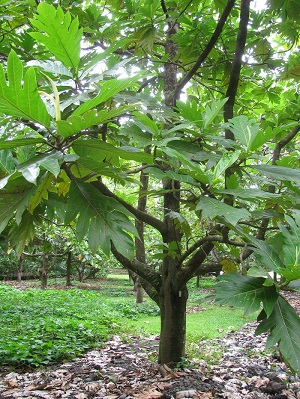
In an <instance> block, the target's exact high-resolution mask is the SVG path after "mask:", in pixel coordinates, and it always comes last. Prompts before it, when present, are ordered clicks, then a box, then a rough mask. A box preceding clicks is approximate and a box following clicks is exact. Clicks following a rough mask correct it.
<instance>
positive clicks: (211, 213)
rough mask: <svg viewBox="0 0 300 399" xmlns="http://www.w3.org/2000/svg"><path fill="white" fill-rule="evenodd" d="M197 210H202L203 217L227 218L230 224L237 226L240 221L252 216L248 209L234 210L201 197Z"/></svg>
mask: <svg viewBox="0 0 300 399" xmlns="http://www.w3.org/2000/svg"><path fill="white" fill-rule="evenodd" d="M196 209H198V210H202V215H203V217H210V218H212V219H214V218H220V217H223V218H225V219H226V220H227V221H228V222H229V223H231V224H233V225H236V224H237V223H238V221H239V220H240V219H243V220H245V219H248V218H249V217H250V216H251V214H250V212H249V211H247V209H242V208H234V207H233V206H230V205H227V204H224V202H221V201H218V200H216V199H214V198H210V197H201V199H200V201H199V202H198V204H197V207H196Z"/></svg>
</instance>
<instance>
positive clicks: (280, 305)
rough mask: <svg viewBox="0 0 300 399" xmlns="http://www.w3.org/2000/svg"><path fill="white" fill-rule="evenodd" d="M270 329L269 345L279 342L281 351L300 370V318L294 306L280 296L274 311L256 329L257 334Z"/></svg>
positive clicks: (295, 370) (295, 369) (294, 368)
mask: <svg viewBox="0 0 300 399" xmlns="http://www.w3.org/2000/svg"><path fill="white" fill-rule="evenodd" d="M266 331H270V335H269V337H268V340H267V346H268V347H272V346H273V345H275V344H278V347H279V351H280V353H281V355H282V357H283V358H284V359H285V361H286V362H287V363H288V364H289V366H290V367H291V369H292V370H293V371H294V372H295V373H299V372H300V340H299V331H300V318H299V316H298V315H297V313H296V312H295V310H294V309H293V307H292V306H291V305H290V304H289V303H288V302H287V301H286V300H285V299H284V298H283V297H282V296H279V298H278V301H277V302H276V304H275V306H274V309H273V311H272V313H271V314H270V315H269V317H267V318H265V319H264V320H263V321H262V322H261V323H260V325H259V326H258V327H257V329H256V334H262V333H264V332H266Z"/></svg>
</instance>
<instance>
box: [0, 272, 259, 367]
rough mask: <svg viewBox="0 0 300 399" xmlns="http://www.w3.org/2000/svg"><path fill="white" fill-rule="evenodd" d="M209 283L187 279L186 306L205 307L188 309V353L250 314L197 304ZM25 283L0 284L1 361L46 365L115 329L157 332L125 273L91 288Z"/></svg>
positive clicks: (151, 309) (154, 314) (154, 316)
mask: <svg viewBox="0 0 300 399" xmlns="http://www.w3.org/2000/svg"><path fill="white" fill-rule="evenodd" d="M124 277H125V278H124ZM213 283H214V279H212V278H209V279H206V280H203V281H201V282H200V285H201V284H203V286H204V288H201V289H200V290H199V289H196V288H195V284H194V281H192V282H190V286H189V288H190V299H189V303H188V305H189V306H199V305H201V306H204V307H205V308H207V310H204V311H200V312H197V313H189V314H187V349H188V351H189V352H190V351H191V352H192V353H193V352H196V351H195V350H194V349H195V347H197V345H198V343H199V342H200V341H201V340H202V341H203V339H205V340H206V339H207V340H209V339H213V338H216V337H218V336H222V335H224V334H225V333H226V332H227V331H228V330H229V329H230V330H236V329H238V328H239V327H240V326H242V325H243V324H245V323H246V322H248V321H252V320H253V319H254V317H252V318H251V317H248V318H244V317H243V314H242V311H241V310H236V309H231V308H227V307H215V306H213V305H211V304H203V303H201V301H202V299H203V297H204V295H205V294H206V293H207V292H209V289H210V288H211V287H212V285H213ZM29 284H30V285H29V287H30V288H28V289H26V290H23V291H21V290H18V289H15V288H12V287H10V286H6V285H1V284H0V364H8V365H13V366H14V365H18V366H20V365H24V366H31V367H39V366H45V365H49V364H52V363H54V362H56V363H57V362H61V361H64V360H67V359H72V358H74V357H76V356H79V355H81V354H82V353H84V352H86V351H87V350H88V349H92V348H97V347H100V346H101V345H102V344H103V343H104V342H105V341H106V340H107V339H109V337H110V336H112V335H113V334H116V333H118V334H124V335H128V334H131V335H138V334H141V335H158V334H159V332H160V316H159V309H158V307H157V305H156V304H155V303H154V302H153V301H151V300H150V299H149V298H147V297H146V298H145V301H144V302H143V303H142V304H136V303H135V296H134V295H132V283H131V282H130V281H129V280H128V277H127V275H125V274H124V275H122V274H121V275H120V276H117V278H115V276H110V277H109V278H108V279H105V280H103V279H101V280H98V281H88V282H87V283H86V286H87V287H89V288H90V289H89V290H88V289H82V288H83V287H85V284H82V283H81V284H80V285H78V286H77V287H76V286H74V287H73V288H72V289H64V287H60V286H59V285H57V281H56V280H55V282H54V283H53V286H54V287H55V289H48V290H41V289H37V288H31V287H32V285H31V284H32V282H31V283H29ZM78 287H80V289H79V288H78ZM57 288H58V289H57ZM203 291H204V292H203Z"/></svg>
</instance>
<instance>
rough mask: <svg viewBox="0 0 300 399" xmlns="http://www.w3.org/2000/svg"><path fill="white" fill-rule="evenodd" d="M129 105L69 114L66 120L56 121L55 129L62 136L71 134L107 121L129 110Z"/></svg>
mask: <svg viewBox="0 0 300 399" xmlns="http://www.w3.org/2000/svg"><path fill="white" fill-rule="evenodd" d="M130 110H131V107H129V106H124V107H118V108H115V109H112V110H102V111H99V112H97V110H94V109H93V110H89V111H87V112H85V113H84V114H83V115H71V116H69V118H68V119H67V120H60V121H57V122H56V124H57V131H58V133H59V134H61V135H62V136H64V137H69V136H72V135H73V134H75V133H78V132H80V131H82V130H84V129H88V128H89V127H91V126H94V125H98V124H100V123H104V122H107V121H108V120H110V119H112V118H114V117H116V116H119V115H121V114H123V113H125V112H129V111H130Z"/></svg>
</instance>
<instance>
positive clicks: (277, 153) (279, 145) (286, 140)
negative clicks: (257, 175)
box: [272, 125, 300, 165]
mask: <svg viewBox="0 0 300 399" xmlns="http://www.w3.org/2000/svg"><path fill="white" fill-rule="evenodd" d="M299 131H300V125H297V126H295V127H294V129H292V130H291V131H290V133H289V134H288V135H287V136H285V137H284V138H283V139H281V140H280V141H279V142H278V143H277V144H276V147H275V149H274V152H273V157H272V165H275V164H276V161H278V159H279V156H280V152H281V150H282V148H283V147H284V146H286V145H287V144H288V143H289V142H290V141H292V140H293V138H294V137H295V136H296V135H297V133H298V132H299Z"/></svg>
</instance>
